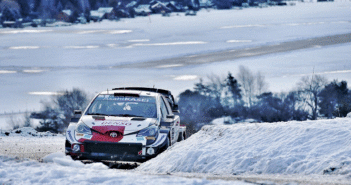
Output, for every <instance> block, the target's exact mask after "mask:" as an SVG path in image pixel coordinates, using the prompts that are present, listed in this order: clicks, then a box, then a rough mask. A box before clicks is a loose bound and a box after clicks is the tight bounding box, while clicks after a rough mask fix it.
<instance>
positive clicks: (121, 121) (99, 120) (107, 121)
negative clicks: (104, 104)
mask: <svg viewBox="0 0 351 185" xmlns="http://www.w3.org/2000/svg"><path fill="white" fill-rule="evenodd" d="M80 121H82V122H84V123H85V124H86V125H87V126H88V127H90V128H93V127H102V126H106V127H107V128H108V127H111V126H113V127H120V128H123V129H124V134H129V133H133V132H136V131H139V130H142V129H144V128H146V127H148V126H149V125H150V124H154V123H156V118H138V117H116V116H90V115H89V116H83V117H82V118H81V119H80Z"/></svg>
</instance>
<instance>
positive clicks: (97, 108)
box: [86, 95, 157, 118]
mask: <svg viewBox="0 0 351 185" xmlns="http://www.w3.org/2000/svg"><path fill="white" fill-rule="evenodd" d="M156 110H157V109H156V100H155V98H154V97H150V96H138V97H134V96H133V97H129V96H114V95H99V96H98V97H96V98H95V100H94V102H93V103H92V104H91V105H90V107H89V109H88V111H87V112H86V114H87V115H106V116H123V117H145V118H157V114H156Z"/></svg>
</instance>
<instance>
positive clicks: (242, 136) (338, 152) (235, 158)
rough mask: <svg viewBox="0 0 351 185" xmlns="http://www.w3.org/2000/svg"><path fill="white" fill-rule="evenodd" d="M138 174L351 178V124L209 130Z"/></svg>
mask: <svg viewBox="0 0 351 185" xmlns="http://www.w3.org/2000/svg"><path fill="white" fill-rule="evenodd" d="M137 170H138V171H146V172H149V173H174V172H195V173H211V174H278V173H279V174H304V175H308V174H319V175H322V174H341V175H347V176H349V177H351V118H339V119H332V120H318V121H304V122H298V121H290V122H279V123H250V124H248V123H247V124H234V125H208V126H204V127H203V128H202V129H201V131H199V132H198V133H196V134H194V135H192V136H191V137H189V138H188V139H187V140H185V141H182V142H180V143H177V144H175V145H174V146H173V147H172V148H170V149H169V150H167V151H165V152H164V153H162V154H160V155H159V156H158V157H156V158H154V159H152V160H150V161H148V162H146V163H143V164H142V165H141V166H140V167H138V168H137Z"/></svg>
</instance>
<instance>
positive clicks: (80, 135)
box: [76, 133, 84, 137]
mask: <svg viewBox="0 0 351 185" xmlns="http://www.w3.org/2000/svg"><path fill="white" fill-rule="evenodd" d="M76 136H79V137H82V136H84V134H78V133H76Z"/></svg>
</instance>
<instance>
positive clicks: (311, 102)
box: [297, 75, 328, 120]
mask: <svg viewBox="0 0 351 185" xmlns="http://www.w3.org/2000/svg"><path fill="white" fill-rule="evenodd" d="M327 82H328V81H327V79H326V78H325V77H323V76H321V75H312V77H309V76H305V77H302V78H301V80H300V82H298V84H297V85H298V92H299V94H300V96H299V97H300V101H302V102H303V103H305V104H306V105H307V106H308V108H309V109H310V112H311V119H312V120H315V119H317V116H318V103H319V101H320V100H319V96H318V94H319V93H320V92H321V91H322V90H323V88H324V87H325V85H326V84H327Z"/></svg>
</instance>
